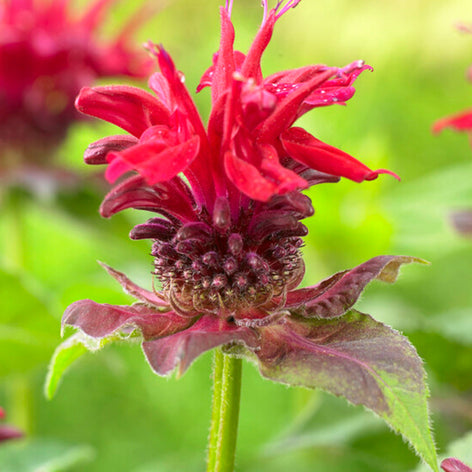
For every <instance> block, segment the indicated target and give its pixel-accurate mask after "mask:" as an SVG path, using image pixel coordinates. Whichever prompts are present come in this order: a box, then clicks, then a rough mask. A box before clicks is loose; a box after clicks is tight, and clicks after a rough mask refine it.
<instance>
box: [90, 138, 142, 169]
mask: <svg viewBox="0 0 472 472" xmlns="http://www.w3.org/2000/svg"><path fill="white" fill-rule="evenodd" d="M137 142H138V140H137V139H136V138H135V137H134V136H129V135H127V134H125V135H115V136H107V137H106V138H102V139H99V140H98V141H95V142H94V143H92V144H89V146H88V147H87V149H86V150H85V153H84V161H85V163H86V164H92V165H99V164H108V161H107V159H106V157H107V154H108V153H109V152H112V151H115V152H119V151H123V150H125V149H128V148H129V147H131V146H134V145H135V144H137Z"/></svg>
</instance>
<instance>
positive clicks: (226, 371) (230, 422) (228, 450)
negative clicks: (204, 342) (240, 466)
mask: <svg viewBox="0 0 472 472" xmlns="http://www.w3.org/2000/svg"><path fill="white" fill-rule="evenodd" d="M241 371H242V361H241V359H236V358H235V357H231V356H229V355H227V354H223V352H222V351H221V350H220V349H217V350H215V360H214V365H213V405H212V414H211V426H210V438H209V445H208V466H207V472H233V469H234V457H235V452H236V439H237V436H238V420H239V401H240V397H241Z"/></svg>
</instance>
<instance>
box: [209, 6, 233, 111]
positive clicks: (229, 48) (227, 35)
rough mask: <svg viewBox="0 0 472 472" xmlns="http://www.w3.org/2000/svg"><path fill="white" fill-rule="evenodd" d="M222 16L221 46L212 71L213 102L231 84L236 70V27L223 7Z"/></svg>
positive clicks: (221, 8) (221, 9)
mask: <svg viewBox="0 0 472 472" xmlns="http://www.w3.org/2000/svg"><path fill="white" fill-rule="evenodd" d="M220 17H221V40H220V48H219V50H218V55H217V58H216V63H215V66H214V69H213V71H212V73H211V99H212V103H213V104H214V103H216V101H217V100H218V98H219V97H220V96H221V95H222V94H223V93H224V92H225V91H226V90H227V89H228V88H229V87H230V86H231V83H232V81H233V72H234V52H233V43H234V27H233V24H232V23H231V19H230V17H229V14H228V11H227V10H226V9H225V8H223V7H220Z"/></svg>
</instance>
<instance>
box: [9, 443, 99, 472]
mask: <svg viewBox="0 0 472 472" xmlns="http://www.w3.org/2000/svg"><path fill="white" fill-rule="evenodd" d="M94 455H95V453H94V450H93V449H92V448H91V447H90V446H87V445H80V446H70V445H65V444H63V443H61V442H58V441H54V440H44V439H36V440H34V441H21V442H11V443H9V444H6V445H2V447H1V448H0V470H1V471H2V472H64V471H67V470H69V469H71V468H72V467H75V466H79V465H83V464H86V463H88V462H90V461H91V460H92V459H93V457H94ZM75 470H79V469H75ZM80 470H85V469H83V468H82V469H80Z"/></svg>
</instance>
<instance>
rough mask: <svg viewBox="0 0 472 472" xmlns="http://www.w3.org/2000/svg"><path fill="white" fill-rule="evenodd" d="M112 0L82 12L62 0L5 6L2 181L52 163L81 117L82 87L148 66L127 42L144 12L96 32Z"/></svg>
mask: <svg viewBox="0 0 472 472" xmlns="http://www.w3.org/2000/svg"><path fill="white" fill-rule="evenodd" d="M113 3H114V0H95V1H94V3H93V4H92V5H90V6H89V8H88V9H87V10H86V11H85V12H83V13H80V14H78V13H77V12H75V13H73V12H71V11H69V8H68V6H69V2H67V1H63V0H39V1H33V0H5V1H4V2H2V5H0V28H1V32H0V147H1V154H0V182H1V181H7V180H8V181H11V180H14V181H15V180H21V179H22V178H28V176H26V177H25V176H24V175H23V176H22V173H23V174H28V172H29V174H34V170H32V169H35V170H36V173H40V169H42V168H43V169H44V168H47V167H48V165H50V159H51V156H52V154H53V153H54V151H55V149H56V148H57V146H58V145H59V144H60V143H61V142H62V140H63V138H64V137H65V134H66V132H67V130H68V128H69V126H70V125H71V124H72V123H73V122H74V121H77V120H79V119H81V116H80V114H79V113H77V111H76V110H75V107H74V100H75V97H76V96H77V93H78V92H79V90H80V88H81V87H83V86H85V85H91V84H92V82H94V80H96V79H97V78H101V77H111V76H128V77H144V76H146V75H147V74H148V73H149V70H150V69H149V66H150V62H149V61H148V60H147V58H146V56H145V55H139V54H136V52H135V51H134V50H133V49H132V48H131V47H130V45H129V42H130V41H129V39H130V35H131V34H132V33H133V30H134V29H135V28H136V27H137V26H138V25H139V24H140V23H141V19H140V18H139V14H138V15H137V16H136V17H135V18H133V19H132V20H131V21H130V22H129V23H128V24H127V25H126V26H125V27H124V28H123V29H122V31H121V32H119V34H118V35H117V36H116V37H115V38H114V39H110V40H108V41H106V40H102V41H99V40H98V39H97V32H98V29H99V28H100V27H101V25H102V23H103V20H104V19H105V17H106V15H107V10H108V9H109V8H110V6H111V5H112V4H113ZM142 13H143V12H141V14H142Z"/></svg>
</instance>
